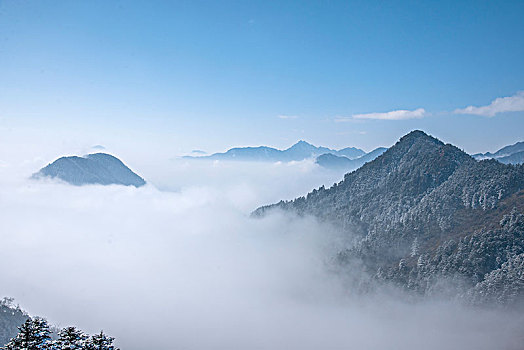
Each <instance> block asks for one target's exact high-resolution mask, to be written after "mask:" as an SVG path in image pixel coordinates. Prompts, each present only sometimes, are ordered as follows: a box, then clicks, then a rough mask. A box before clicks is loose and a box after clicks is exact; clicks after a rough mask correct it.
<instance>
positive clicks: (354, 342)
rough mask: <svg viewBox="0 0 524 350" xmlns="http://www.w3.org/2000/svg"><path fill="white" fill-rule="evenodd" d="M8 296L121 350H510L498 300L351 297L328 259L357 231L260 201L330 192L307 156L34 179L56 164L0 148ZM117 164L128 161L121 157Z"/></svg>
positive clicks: (509, 331) (343, 276) (136, 165)
mask: <svg viewBox="0 0 524 350" xmlns="http://www.w3.org/2000/svg"><path fill="white" fill-rule="evenodd" d="M4 159H7V160H6V161H4V162H3V163H2V167H1V168H0V211H1V212H2V220H1V223H0V231H1V232H2V245H3V260H4V264H3V266H4V267H3V268H2V269H1V272H0V279H1V280H2V281H3V283H2V284H1V288H0V294H1V295H2V296H11V297H14V298H15V299H16V301H17V302H19V303H20V304H21V306H22V307H23V308H25V309H26V310H27V311H28V312H29V313H30V314H32V315H40V316H44V317H46V318H48V320H49V321H50V323H52V324H54V325H57V326H61V327H63V326H67V325H76V326H77V327H79V328H80V329H82V330H85V331H87V332H96V331H99V329H100V328H103V329H104V331H106V332H108V333H109V334H111V335H113V336H114V337H116V339H117V345H119V346H120V347H121V348H122V349H129V350H134V349H137V350H138V349H146V348H155V349H166V350H167V349H211V348H213V349H231V348H238V349H290V348H302V349H320V348H325V349H328V348H348V347H351V348H388V349H419V348H424V349H442V348H447V349H464V348H475V349H494V348H499V349H518V348H519V347H520V346H521V344H522V343H521V341H522V330H523V328H522V324H523V318H522V316H521V315H519V313H512V312H511V311H500V310H497V309H489V308H488V309H484V308H467V307H465V306H461V305H459V304H458V303H455V302H450V301H447V302H446V301H443V300H431V299H425V300H424V301H415V300H410V299H406V298H403V297H402V296H401V295H399V293H400V292H395V291H393V290H389V289H384V290H383V291H382V292H378V293H373V294H372V295H365V294H356V293H353V292H351V288H348V285H349V284H350V283H351V281H352V278H351V277H352V276H351V275H352V274H358V273H360V272H359V271H345V272H343V273H341V272H340V271H337V269H335V268H333V257H334V256H335V254H336V253H337V252H338V251H340V250H341V249H343V248H344V247H347V246H349V245H351V242H352V240H351V238H352V237H349V236H348V235H347V234H345V235H342V234H340V233H339V232H337V230H336V229H335V228H334V227H331V226H329V225H328V224H325V223H320V222H318V221H317V220H316V219H314V218H313V217H307V216H306V217H297V216H295V215H292V214H289V213H288V214H285V213H283V212H275V213H273V214H271V215H268V216H266V217H264V218H251V217H250V213H251V212H252V211H253V210H254V209H256V208H257V207H259V206H261V205H265V204H269V203H275V202H278V201H280V200H281V199H292V198H295V197H297V196H300V195H304V194H306V193H307V192H309V191H310V190H312V189H313V188H318V187H319V186H321V185H325V186H326V187H329V186H331V184H333V183H334V182H336V181H340V180H341V179H342V178H343V173H337V172H333V171H327V170H325V169H321V168H319V167H318V165H316V164H314V162H313V161H310V160H304V161H300V162H290V163H249V162H221V161H191V160H184V159H180V158H165V159H162V158H160V159H159V158H155V157H150V158H146V157H144V158H136V159H133V158H132V157H130V158H129V161H128V162H126V163H128V165H130V167H131V168H132V169H133V170H134V171H136V172H138V173H139V174H140V175H142V176H143V177H144V178H145V179H146V180H147V181H148V184H147V185H146V186H144V187H140V188H134V187H125V186H99V185H88V186H71V185H68V184H65V183H60V182H58V181H55V180H44V181H35V180H30V179H29V177H30V175H31V174H32V173H33V172H34V171H36V170H38V169H39V168H41V167H42V166H44V165H46V164H47V163H48V162H50V161H51V160H52V159H46V160H43V157H36V158H35V157H33V158H28V159H32V160H26V159H22V158H21V157H18V156H16V154H15V155H13V154H11V155H10V156H9V157H8V156H6V155H5V154H4ZM123 160H124V161H126V160H127V159H126V158H123Z"/></svg>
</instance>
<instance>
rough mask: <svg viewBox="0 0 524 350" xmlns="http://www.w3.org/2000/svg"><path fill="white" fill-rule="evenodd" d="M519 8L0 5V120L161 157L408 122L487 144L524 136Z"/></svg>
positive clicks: (375, 130)
mask: <svg viewBox="0 0 524 350" xmlns="http://www.w3.org/2000/svg"><path fill="white" fill-rule="evenodd" d="M523 17H524V2H523V1H499V2H493V1H458V2H457V1H438V2H436V1H402V2H396V1H384V2H372V1H257V2H255V1H171V2H168V1H165V2H160V1H141V2H139V1H86V2H80V1H59V0H57V1H51V2H43V1H0V131H1V130H12V129H18V130H24V128H25V129H28V130H29V129H30V130H32V133H33V135H34V134H40V135H50V136H49V137H55V138H65V139H67V138H68V137H69V138H74V139H81V140H82V142H85V143H86V144H108V143H109V144H110V143H118V142H121V143H125V144H129V145H130V147H131V145H132V144H134V143H135V144H136V140H137V139H139V140H140V142H141V145H147V144H149V143H155V142H156V143H162V145H163V147H167V148H172V149H173V152H174V153H176V152H186V151H189V150H191V149H194V148H198V149H204V150H206V151H221V150H224V149H226V148H229V147H231V146H237V145H259V144H266V145H272V146H277V147H286V146H289V145H290V144H292V143H294V142H295V141H297V140H298V139H305V140H307V141H310V142H312V143H315V144H319V145H320V144H322V145H325V146H330V147H344V146H358V147H362V148H364V149H366V150H370V149H372V148H374V147H377V146H380V145H385V146H389V145H391V144H392V143H393V142H395V140H397V139H398V138H399V137H400V136H402V134H404V133H406V132H408V131H409V130H412V129H423V130H425V131H427V132H429V133H431V134H434V135H435V136H438V137H440V138H442V139H443V140H444V141H447V142H452V143H454V144H456V145H458V146H459V147H462V148H464V149H465V150H466V151H469V152H478V151H487V150H495V149H497V148H498V147H500V146H503V145H505V144H509V143H513V142H516V141H519V140H522V139H524V132H523V131H522V130H524V107H523V103H524V102H523V101H524V95H522V94H519V91H522V90H524V69H523V68H522V62H524V40H523V39H522V35H523V33H524V21H523V20H522V18H523ZM503 97H506V98H507V99H506V100H498V102H495V103H494V105H491V107H487V108H484V109H475V108H470V109H468V110H462V111H460V110H459V109H465V108H466V107H468V106H474V107H482V106H489V105H490V104H491V103H492V102H493V101H495V100H496V99H497V98H503ZM398 110H402V111H406V112H395V113H390V114H387V113H388V112H392V111H398ZM457 110H459V111H457ZM384 119H385V120H384ZM391 119H392V120H391ZM42 137H43V138H42V139H45V137H44V136H42ZM42 142H43V141H42Z"/></svg>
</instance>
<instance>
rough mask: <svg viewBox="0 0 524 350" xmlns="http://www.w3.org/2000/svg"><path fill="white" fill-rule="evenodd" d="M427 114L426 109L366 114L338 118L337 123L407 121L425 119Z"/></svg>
mask: <svg viewBox="0 0 524 350" xmlns="http://www.w3.org/2000/svg"><path fill="white" fill-rule="evenodd" d="M426 115H427V112H426V110H425V109H424V108H418V109H415V110H413V111H410V110H406V109H399V110H395V111H390V112H383V113H364V114H353V115H352V116H351V117H338V118H335V122H337V123H340V122H349V121H352V120H355V119H376V120H407V119H420V118H424V117H425V116H426Z"/></svg>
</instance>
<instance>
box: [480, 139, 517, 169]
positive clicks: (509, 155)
mask: <svg viewBox="0 0 524 350" xmlns="http://www.w3.org/2000/svg"><path fill="white" fill-rule="evenodd" d="M472 157H473V158H475V159H477V160H482V159H496V160H498V161H499V162H501V163H504V164H522V163H524V141H521V142H517V143H515V144H513V145H510V146H506V147H503V148H501V149H499V150H498V151H497V152H495V153H491V152H487V153H477V154H474V155H473V156H472Z"/></svg>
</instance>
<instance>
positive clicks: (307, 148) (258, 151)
mask: <svg viewBox="0 0 524 350" xmlns="http://www.w3.org/2000/svg"><path fill="white" fill-rule="evenodd" d="M322 154H334V155H337V156H342V157H346V158H348V159H355V158H358V157H361V156H363V155H365V154H366V152H364V151H363V150H361V149H359V148H355V147H347V148H343V149H340V150H334V149H330V148H327V147H317V146H314V145H312V144H310V143H307V142H306V141H302V140H301V141H298V142H297V143H296V144H294V145H293V146H291V147H289V148H287V149H285V150H279V149H276V148H273V147H267V146H259V147H236V148H231V149H230V150H228V151H227V152H224V153H214V154H211V155H209V156H186V157H184V158H189V159H212V160H239V161H257V162H260V161H265V162H290V161H300V160H304V159H308V158H316V157H318V156H320V155H322Z"/></svg>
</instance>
